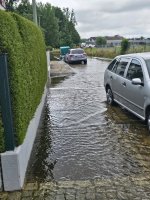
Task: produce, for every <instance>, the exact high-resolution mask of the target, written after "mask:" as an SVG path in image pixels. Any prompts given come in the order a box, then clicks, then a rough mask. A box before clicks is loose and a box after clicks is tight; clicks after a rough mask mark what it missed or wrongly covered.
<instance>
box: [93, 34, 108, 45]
mask: <svg viewBox="0 0 150 200" xmlns="http://www.w3.org/2000/svg"><path fill="white" fill-rule="evenodd" d="M106 42H107V41H106V39H105V38H104V37H101V36H100V37H97V38H96V44H97V45H100V46H103V45H106Z"/></svg>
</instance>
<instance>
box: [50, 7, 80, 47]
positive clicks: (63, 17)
mask: <svg viewBox="0 0 150 200" xmlns="http://www.w3.org/2000/svg"><path fill="white" fill-rule="evenodd" d="M54 10H55V16H56V17H57V19H58V24H59V37H60V46H64V45H68V46H73V45H74V44H75V45H78V44H79V43H80V36H79V34H78V32H77V30H76V29H75V24H76V23H77V22H76V19H75V14H74V11H73V10H72V12H71V13H70V11H69V8H64V9H63V11H62V10H61V9H60V8H58V7H54Z"/></svg>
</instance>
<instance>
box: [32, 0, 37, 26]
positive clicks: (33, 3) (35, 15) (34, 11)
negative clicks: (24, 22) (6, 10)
mask: <svg viewBox="0 0 150 200" xmlns="http://www.w3.org/2000/svg"><path fill="white" fill-rule="evenodd" d="M32 10H33V22H34V23H35V24H36V25H38V23H37V11H36V1H35V0H32Z"/></svg>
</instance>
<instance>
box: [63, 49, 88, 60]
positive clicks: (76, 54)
mask: <svg viewBox="0 0 150 200" xmlns="http://www.w3.org/2000/svg"><path fill="white" fill-rule="evenodd" d="M64 61H65V62H67V63H77V62H78V63H81V62H83V63H84V64H87V55H86V53H85V52H84V50H83V49H81V48H77V49H70V50H69V51H68V53H67V54H66V55H65V57H64Z"/></svg>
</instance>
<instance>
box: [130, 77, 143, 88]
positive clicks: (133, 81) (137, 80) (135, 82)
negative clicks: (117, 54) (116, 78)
mask: <svg viewBox="0 0 150 200" xmlns="http://www.w3.org/2000/svg"><path fill="white" fill-rule="evenodd" d="M132 84H133V85H142V86H143V85H144V83H143V82H142V81H141V79H140V78H133V79H132Z"/></svg>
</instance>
